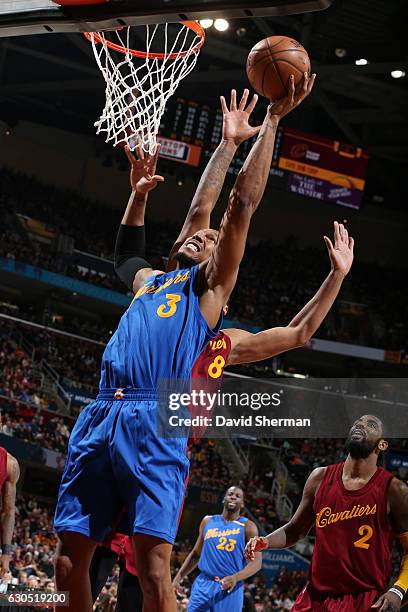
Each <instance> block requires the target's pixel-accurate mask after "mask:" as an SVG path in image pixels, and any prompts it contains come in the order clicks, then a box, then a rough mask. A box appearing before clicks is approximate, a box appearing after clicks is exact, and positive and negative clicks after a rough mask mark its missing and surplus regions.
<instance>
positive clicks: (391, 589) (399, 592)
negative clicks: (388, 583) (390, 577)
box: [388, 587, 404, 601]
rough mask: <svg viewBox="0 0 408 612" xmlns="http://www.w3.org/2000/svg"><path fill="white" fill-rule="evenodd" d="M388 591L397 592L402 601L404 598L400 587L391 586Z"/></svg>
mask: <svg viewBox="0 0 408 612" xmlns="http://www.w3.org/2000/svg"><path fill="white" fill-rule="evenodd" d="M388 592H389V593H395V594H396V595H398V597H399V598H400V600H401V601H402V600H403V599H404V595H403V594H402V593H401V591H399V590H398V589H394V587H391V588H390V589H388Z"/></svg>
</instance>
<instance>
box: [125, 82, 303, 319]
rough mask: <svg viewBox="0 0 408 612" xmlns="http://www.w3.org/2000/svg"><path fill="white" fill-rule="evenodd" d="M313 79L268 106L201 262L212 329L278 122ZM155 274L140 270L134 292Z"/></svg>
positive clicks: (204, 307) (204, 306)
mask: <svg viewBox="0 0 408 612" xmlns="http://www.w3.org/2000/svg"><path fill="white" fill-rule="evenodd" d="M314 79H315V75H313V76H312V77H310V78H309V77H308V75H307V74H306V73H305V77H304V81H303V84H302V86H301V87H300V88H299V89H298V90H295V86H294V80H293V78H292V79H291V85H290V91H289V94H288V96H287V97H286V98H284V99H283V100H279V101H277V102H276V103H274V104H273V105H270V107H269V108H268V112H267V114H266V117H265V120H264V122H263V124H262V127H261V129H260V132H259V135H258V138H257V141H256V142H255V144H254V146H253V147H252V150H251V152H250V153H249V155H248V157H247V159H246V161H245V163H244V166H243V167H242V169H241V171H240V173H239V175H238V177H237V180H236V182H235V185H234V188H233V190H232V192H231V194H230V197H229V202H228V206H227V210H226V212H225V214H224V217H223V220H222V222H221V226H220V230H219V234H218V239H217V243H216V245H215V247H214V249H213V250H212V253H211V256H210V258H209V259H208V260H206V261H204V262H202V263H201V264H200V268H199V274H198V278H197V285H196V290H197V292H198V294H199V296H200V297H199V303H200V309H201V312H202V314H203V316H204V318H205V319H206V321H207V323H208V325H209V326H210V327H211V328H213V327H214V326H215V325H216V323H217V321H218V319H219V316H220V312H221V310H222V308H223V307H224V305H225V304H226V302H227V301H228V297H229V295H230V293H231V291H232V289H233V288H234V285H235V282H236V279H237V275H238V269H239V264H240V263H241V260H242V257H243V254H244V249H245V244H246V239H247V235H248V229H249V224H250V221H251V218H252V215H253V214H254V212H255V211H256V209H257V207H258V206H259V203H260V201H261V199H262V196H263V193H264V191H265V187H266V183H267V180H268V176H269V170H270V166H271V162H272V155H273V147H274V143H275V135H276V130H277V127H278V123H279V121H280V119H281V118H282V117H284V116H285V115H286V114H287V113H289V112H290V111H291V110H293V109H294V108H295V107H296V106H298V104H300V102H301V101H302V100H303V99H304V98H305V97H306V96H307V95H309V93H310V91H311V89H312V87H313V83H314ZM158 273H159V272H158V271H153V270H152V269H151V268H145V269H144V270H140V271H139V272H138V273H137V275H136V276H135V280H134V283H133V291H134V292H135V293H136V292H137V291H138V289H139V288H140V287H141V285H142V284H143V282H144V281H145V280H146V278H147V277H148V276H151V275H152V274H158Z"/></svg>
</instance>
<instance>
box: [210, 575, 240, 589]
mask: <svg viewBox="0 0 408 612" xmlns="http://www.w3.org/2000/svg"><path fill="white" fill-rule="evenodd" d="M214 580H215V582H219V583H220V584H221V590H222V591H227V593H231V591H233V590H234V589H235V586H236V584H237V579H236V577H235V576H225V577H224V578H219V577H218V576H215V578H214Z"/></svg>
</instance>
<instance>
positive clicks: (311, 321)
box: [225, 221, 354, 365]
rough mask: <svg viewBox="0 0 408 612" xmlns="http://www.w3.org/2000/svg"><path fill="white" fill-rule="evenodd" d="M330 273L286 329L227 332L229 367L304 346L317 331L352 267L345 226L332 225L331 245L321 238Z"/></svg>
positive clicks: (350, 243) (349, 245)
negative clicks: (329, 263)
mask: <svg viewBox="0 0 408 612" xmlns="http://www.w3.org/2000/svg"><path fill="white" fill-rule="evenodd" d="M324 239H325V242H326V246H327V250H328V253H329V258H330V262H331V270H330V273H329V275H328V276H327V278H326V279H325V281H324V282H323V284H322V285H321V287H320V289H319V290H318V291H317V293H316V294H315V295H314V296H313V297H312V299H311V300H310V301H309V302H308V303H307V304H306V306H304V308H302V310H301V311H300V312H299V313H298V314H297V315H296V316H295V317H294V318H293V319H292V321H291V322H290V323H289V324H288V325H287V327H273V328H271V329H266V330H264V331H261V332H259V333H257V334H251V333H250V332H247V331H244V330H242V329H228V330H226V332H225V333H227V334H228V336H229V337H230V338H231V353H230V354H229V357H228V362H227V363H228V364H230V365H232V364H238V363H253V362H254V361H262V360H263V359H268V358H270V357H273V356H274V355H278V354H279V353H283V352H285V351H289V350H291V349H294V348H297V347H299V346H303V345H304V344H306V342H308V341H309V340H310V338H311V337H312V336H313V334H315V332H316V331H317V330H318V328H319V327H320V325H321V324H322V322H323V321H324V319H325V317H326V315H327V313H328V312H329V310H330V308H331V307H332V305H333V303H334V301H335V299H336V297H337V295H338V293H339V291H340V287H341V285H342V283H343V280H344V278H345V277H346V275H347V274H348V272H349V271H350V268H351V266H352V263H353V248H354V240H353V238H351V237H349V235H348V232H347V230H346V229H345V227H344V225H342V224H341V223H340V224H339V223H338V222H337V221H335V222H334V245H333V243H332V242H331V240H330V239H329V238H328V237H327V236H325V237H324Z"/></svg>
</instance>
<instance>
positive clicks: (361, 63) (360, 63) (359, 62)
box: [355, 57, 368, 66]
mask: <svg viewBox="0 0 408 612" xmlns="http://www.w3.org/2000/svg"><path fill="white" fill-rule="evenodd" d="M367 64H368V60H366V59H364V58H363V57H362V58H361V59H358V60H356V61H355V65H356V66H366V65H367Z"/></svg>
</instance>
